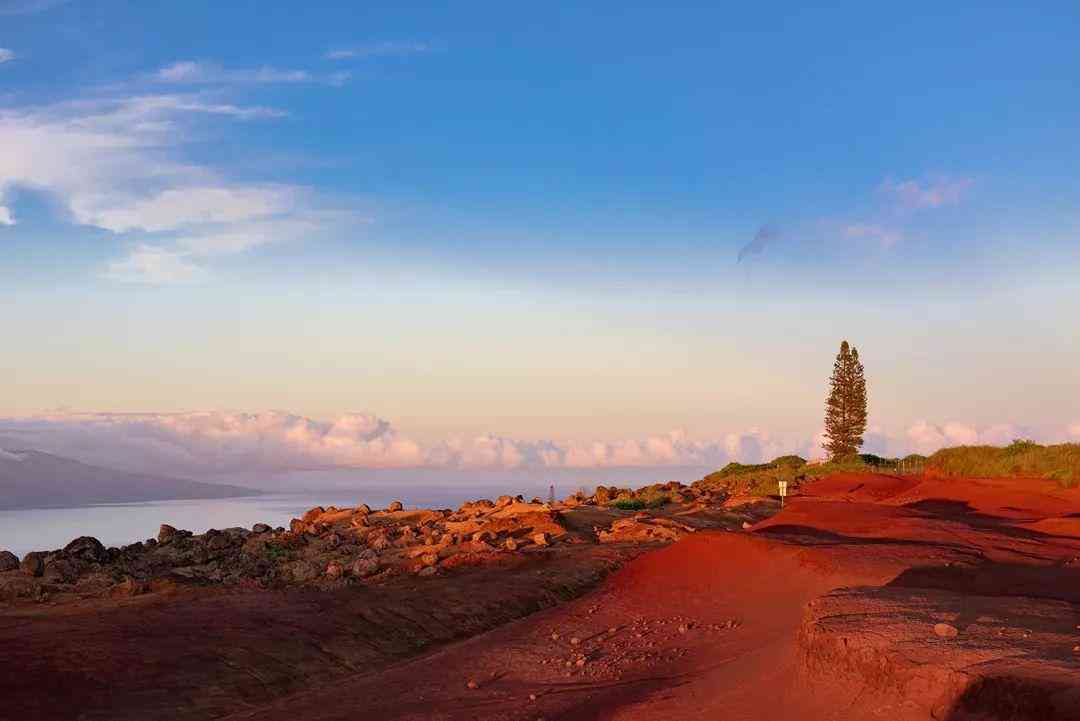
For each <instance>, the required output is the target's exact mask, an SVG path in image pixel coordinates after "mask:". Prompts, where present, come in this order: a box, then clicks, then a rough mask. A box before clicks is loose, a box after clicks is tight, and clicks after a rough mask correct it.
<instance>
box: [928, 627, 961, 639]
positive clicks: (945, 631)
mask: <svg viewBox="0 0 1080 721" xmlns="http://www.w3.org/2000/svg"><path fill="white" fill-rule="evenodd" d="M934 633H935V634H937V635H938V636H939V637H941V638H956V637H957V636H958V635H959V634H960V632H959V631H957V630H956V626H950V625H949V624H947V623H937V624H934Z"/></svg>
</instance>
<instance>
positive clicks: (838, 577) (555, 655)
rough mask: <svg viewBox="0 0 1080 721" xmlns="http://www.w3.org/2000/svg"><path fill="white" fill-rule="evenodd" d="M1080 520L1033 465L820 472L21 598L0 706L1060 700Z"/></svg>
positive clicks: (777, 714)
mask: <svg viewBox="0 0 1080 721" xmlns="http://www.w3.org/2000/svg"><path fill="white" fill-rule="evenodd" d="M710 512H711V511H710ZM586 513H594V511H591V510H589V511H587V512H586ZM586 517H587V516H584V515H583V516H580V518H582V519H584V518H586ZM690 518H692V517H690V516H688V517H687V519H688V520H689V519H690ZM1077 519H1080V490H1063V489H1061V488H1059V487H1058V486H1056V485H1054V484H1052V483H1049V482H1045V481H1041V480H1020V479H1008V480H997V479H994V480H982V479H963V480H961V479H932V478H914V477H892V476H881V475H837V476H832V477H829V478H826V479H823V480H821V481H818V482H816V483H814V484H812V485H808V486H805V487H804V488H803V489H802V490H801V495H799V496H796V497H793V498H790V499H788V503H787V507H786V508H785V509H784V510H783V511H782V512H780V513H778V514H776V515H773V516H771V517H770V518H768V519H766V520H764V521H761V522H758V523H757V524H755V525H752V526H749V527H748V528H747V529H746V530H745V531H743V530H718V529H716V528H715V527H713V528H709V527H707V526H704V525H700V526H698V528H700V529H701V530H698V531H697V532H692V533H689V534H687V535H685V537H683V538H682V540H679V541H677V542H675V543H673V544H671V545H668V546H666V547H663V548H659V549H658V550H651V551H649V552H647V553H644V555H640V554H641V551H642V550H644V549H642V547H640V546H623V545H620V544H618V543H616V544H610V545H606V546H605V545H580V546H567V547H566V548H565V549H564V550H562V551H559V552H558V553H554V554H553V555H552V556H550V558H548V560H547V561H543V563H540V564H539V565H538V562H537V559H540V558H543V557H541V556H537V558H536V559H533V560H530V561H528V562H525V561H521V562H520V563H518V562H515V563H512V564H511V565H509V566H506V567H500V568H477V569H468V570H465V571H461V572H459V573H456V574H451V575H447V576H445V577H443V576H439V577H437V578H435V579H426V580H421V579H416V580H409V581H403V582H401V583H400V584H397V585H391V586H389V587H386V588H378V589H374V588H373V589H363V588H360V589H356V588H350V589H348V590H347V591H345V590H343V591H340V592H331V593H327V592H325V591H315V590H311V589H306V590H305V589H293V590H289V591H285V592H275V593H273V594H268V593H266V592H263V591H251V592H250V593H247V594H245V593H243V592H241V591H236V590H232V591H225V590H219V589H213V590H211V591H207V590H205V589H199V590H198V591H197V592H196V591H189V590H180V591H178V592H177V593H179V594H184V593H191V594H194V595H193V596H192V597H191V598H190V599H189V600H186V601H184V602H177V601H169V600H165V599H163V598H162V597H161V594H151V595H150V596H149V597H148V598H147V599H142V598H137V599H125V600H124V601H122V602H119V601H118V602H117V603H123V604H125V606H126V608H127V610H126V611H124V612H122V613H118V612H115V611H113V610H111V609H106V608H102V607H101V606H100V603H98V605H96V606H94V607H93V608H92V609H91V611H90V612H87V611H86V610H85V609H84V610H82V611H79V610H77V609H73V608H72V607H70V606H58V607H56V608H52V609H45V610H41V611H37V612H36V613H38V614H41V615H42V616H40V617H34V616H33V614H34V613H35V611H33V607H28V608H24V609H23V610H21V611H19V613H8V614H3V615H0V655H3V656H4V658H3V661H4V663H3V665H2V667H0V718H13V719H14V718H19V719H24V718H57V719H59V718H71V719H75V718H83V719H138V718H155V719H157V718H162V719H165V718H184V719H196V718H198V719H202V718H222V719H229V720H230V721H239V720H240V719H252V720H254V719H259V720H260V721H261V720H270V721H273V720H275V719H280V720H282V721H284V720H285V719H288V720H290V721H295V720H299V719H304V720H307V719H310V720H312V721H316V720H321V721H330V720H337V719H341V720H345V719H350V720H351V719H357V718H359V719H365V720H378V719H399V720H403V721H404V720H416V721H419V720H420V719H425V720H426V719H439V720H443V721H451V720H453V721H458V720H465V719H470V720H471V719H486V720H490V721H495V720H505V721H510V720H517V719H520V720H523V721H524V720H528V721H538V720H542V719H543V720H546V721H552V720H554V719H561V720H565V721H585V720H590V721H592V720H595V721H600V720H605V721H607V720H615V719H619V720H631V719H633V720H638V721H644V720H657V721H659V720H660V719H665V720H666V719H702V720H704V719H769V720H770V721H778V720H784V719H791V720H795V719H800V720H802V719H806V720H809V721H815V720H820V721H825V720H826V719H836V720H837V721H839V720H841V719H845V720H848V719H850V720H855V721H858V720H860V719H867V720H881V721H885V720H889V721H892V720H895V721H908V720H916V719H919V720H921V719H939V720H943V721H963V720H969V719H970V720H972V721H974V720H983V719H1031V720H1036V719H1038V720H1044V719H1045V720H1047V721H1055V720H1058V719H1064V720H1066V721H1077V720H1078V719H1080V533H1078V532H1077V529H1076V521H1077ZM591 523H592V521H591V520H590V521H589V522H588V523H584V521H583V525H591ZM614 527H615V524H613V525H612V528H614ZM728 527H729V528H731V526H730V525H729V526H728ZM735 528H737V526H736V527H735ZM635 556H636V557H635ZM631 559H632V560H631ZM544 564H549V565H547V566H545V565H544ZM616 566H621V567H620V568H619V570H617V571H615V572H614V573H612V574H611V575H608V576H607V577H606V580H604V581H603V582H601V583H600V585H599V586H597V587H596V588H595V589H594V590H592V591H590V592H588V593H585V595H583V596H580V597H578V598H576V600H571V601H569V602H565V603H561V604H555V601H558V600H560V599H565V598H567V597H570V596H572V595H574V594H575V593H577V592H579V591H580V590H581V589H583V588H586V587H588V586H589V584H591V583H593V582H595V580H596V579H597V578H599V577H601V576H603V575H605V573H606V571H607V570H608V569H610V568H614V567H616ZM545 573H547V575H546V576H543V575H541V574H545ZM575 578H576V579H578V580H577V581H574V579H575ZM537 579H541V581H538V580H537ZM568 579H569V580H568ZM566 583H569V584H570V585H573V584H575V583H576V586H574V587H573V588H567V587H565V586H564V584H566ZM515 589H517V590H516V591H515ZM538 589H539V590H538ZM138 604H142V605H138ZM536 609H541V610H536ZM529 611H536V612H534V613H531V615H527V616H525V617H523V618H521V616H523V615H524V614H525V613H527V612H529ZM515 618H517V619H518V620H512V619H515ZM485 629H492V630H485ZM481 631H483V632H481ZM472 634H478V635H472ZM470 635H472V637H471V638H465V637H467V636H470ZM459 638H464V639H465V640H459V641H454V639H459ZM410 639H412V640H413V641H414V642H416V641H422V642H423V643H422V644H421V645H423V644H426V647H427V648H429V649H431V650H426V651H425V650H424V649H423V648H420V647H419V646H414V647H412V648H409V642H410ZM57 647H60V648H62V649H63V653H62V654H60V653H57V651H56V650H55V649H56V648H57ZM254 656H259V657H260V658H253V657H254ZM266 656H270V657H272V658H270V659H269V660H268V659H267V658H265V657H266ZM88 668H91V669H98V671H97V673H96V674H95V673H88V672H87V670H86V669H88ZM95 684H96V685H95ZM192 709H196V710H197V711H198V713H193V712H192ZM5 714H6V715H5Z"/></svg>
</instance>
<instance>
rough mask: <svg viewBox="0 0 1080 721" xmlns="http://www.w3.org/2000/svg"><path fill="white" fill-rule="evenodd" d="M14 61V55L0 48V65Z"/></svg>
mask: <svg viewBox="0 0 1080 721" xmlns="http://www.w3.org/2000/svg"><path fill="white" fill-rule="evenodd" d="M14 59H15V53H14V52H13V51H11V50H8V49H7V48H0V65H3V64H4V63H10V62H11V61H12V60H14Z"/></svg>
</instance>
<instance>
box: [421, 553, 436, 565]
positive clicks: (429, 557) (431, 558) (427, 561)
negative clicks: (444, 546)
mask: <svg viewBox="0 0 1080 721" xmlns="http://www.w3.org/2000/svg"><path fill="white" fill-rule="evenodd" d="M438 562H439V554H437V553H425V554H424V555H423V556H420V563H422V564H424V565H425V566H434V565H435V564H437V563H438Z"/></svg>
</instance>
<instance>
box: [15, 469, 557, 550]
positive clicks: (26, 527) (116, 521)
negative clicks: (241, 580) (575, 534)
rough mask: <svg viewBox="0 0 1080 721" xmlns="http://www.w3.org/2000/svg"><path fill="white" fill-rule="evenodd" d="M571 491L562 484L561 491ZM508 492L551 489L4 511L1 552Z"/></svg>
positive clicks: (534, 492)
mask: <svg viewBox="0 0 1080 721" xmlns="http://www.w3.org/2000/svg"><path fill="white" fill-rule="evenodd" d="M572 490H573V489H558V488H557V489H556V491H557V493H561V494H562V495H566V494H568V493H570V492H571V491H572ZM502 492H512V493H522V494H524V495H526V497H527V498H532V497H533V496H539V497H541V498H544V499H546V498H547V495H548V487H547V486H544V487H538V488H513V489H509V490H507V491H497V490H495V489H494V488H493V487H492V486H490V485H485V486H481V487H464V486H460V485H453V486H442V487H437V486H431V487H424V486H415V487H404V488H403V487H401V486H396V487H386V488H364V489H363V490H359V491H343V490H340V489H334V490H328V491H325V492H319V491H305V492H303V493H274V494H268V495H263V496H252V497H247V498H226V499H208V500H184V501H152V502H146V503H117V504H109V505H100V506H83V507H78V508H42V509H29V510H15V511H0V550H8V551H11V552H12V553H14V554H15V555H17V556H19V557H20V558H21V557H22V556H23V554H25V553H27V552H29V551H44V550H52V549H55V548H62V547H64V546H65V545H67V543H68V542H69V541H71V540H72V539H73V538H77V537H78V536H93V537H95V538H97V539H98V540H99V541H101V542H102V543H104V544H105V545H106V546H121V545H124V544H127V543H134V542H135V541H141V540H145V539H147V538H153V537H156V536H157V532H158V527H159V526H160V525H161V524H163V523H168V524H169V525H171V526H175V527H176V528H183V529H186V530H189V531H193V532H195V533H203V532H205V531H206V530H208V529H210V528H230V527H234V526H242V527H244V528H251V526H253V525H254V524H256V523H267V524H269V525H270V526H272V527H277V526H285V527H288V525H289V520H290V519H292V518H296V517H298V516H300V515H302V514H303V513H304V511H306V510H308V509H309V508H311V507H313V506H331V505H334V506H339V507H345V506H355V505H357V504H359V503H366V504H368V505H369V506H371V507H372V508H376V509H377V508H385V507H386V506H387V505H388V504H389V503H390V502H391V501H401V502H402V503H403V504H405V507H406V508H457V507H458V506H459V505H461V504H462V503H464V502H465V501H469V500H475V499H477V498H495V497H496V496H498V495H499V494H500V493H502ZM562 495H560V497H562Z"/></svg>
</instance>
